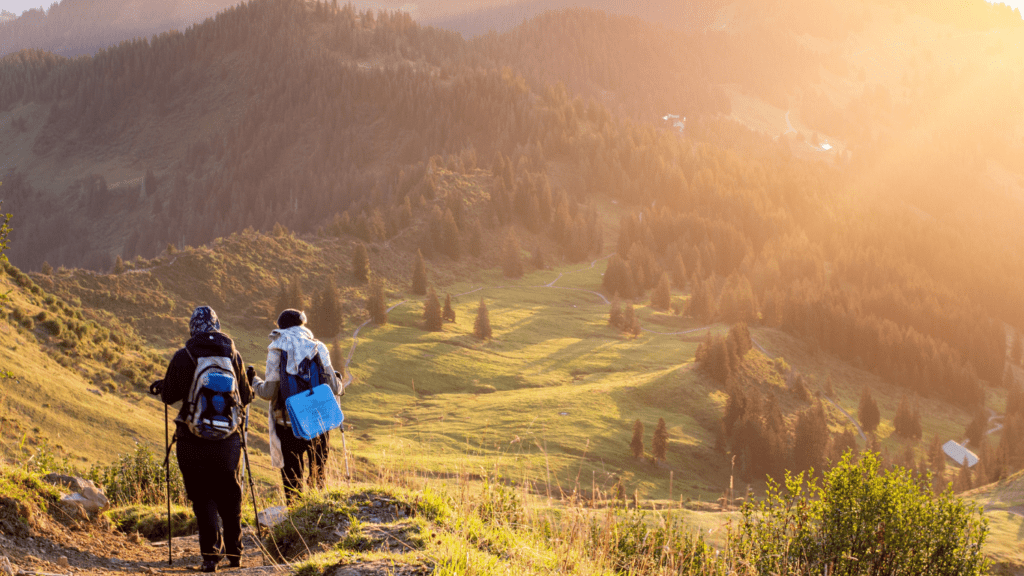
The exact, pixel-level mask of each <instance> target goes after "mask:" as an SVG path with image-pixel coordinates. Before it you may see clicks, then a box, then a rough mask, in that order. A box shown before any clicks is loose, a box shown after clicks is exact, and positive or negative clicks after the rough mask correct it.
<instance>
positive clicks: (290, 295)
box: [281, 277, 306, 310]
mask: <svg viewBox="0 0 1024 576" xmlns="http://www.w3.org/2000/svg"><path fill="white" fill-rule="evenodd" d="M287 301H288V305H287V306H286V307H285V308H294V309H295V310H304V309H305V308H306V295H305V294H303V293H302V280H300V279H299V278H298V277H296V278H293V279H292V281H291V282H290V283H289V284H288V291H287ZM281 310H284V308H282V309H281Z"/></svg>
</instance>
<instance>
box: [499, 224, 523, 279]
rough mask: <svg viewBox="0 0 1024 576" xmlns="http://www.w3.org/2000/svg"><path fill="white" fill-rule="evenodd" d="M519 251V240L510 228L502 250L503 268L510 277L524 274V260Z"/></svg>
mask: <svg viewBox="0 0 1024 576" xmlns="http://www.w3.org/2000/svg"><path fill="white" fill-rule="evenodd" d="M519 252H520V250H519V241H518V240H516V237H515V234H513V233H512V230H511V229H510V230H509V231H508V236H506V237H505V244H504V246H503V247H502V250H501V269H502V271H503V272H504V273H505V276H506V277H508V278H519V277H521V276H522V275H523V261H522V257H521V256H520V254H519Z"/></svg>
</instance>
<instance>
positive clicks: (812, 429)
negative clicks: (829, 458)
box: [793, 402, 829, 472]
mask: <svg viewBox="0 0 1024 576" xmlns="http://www.w3.org/2000/svg"><path fill="white" fill-rule="evenodd" d="M828 440H829V433H828V422H827V421H826V420H825V409H824V408H823V407H822V405H821V402H818V403H817V404H815V405H814V406H812V407H811V408H808V409H807V410H804V411H803V412H801V413H800V414H799V415H798V416H797V419H796V429H795V430H794V434H793V466H794V468H795V469H796V471H803V470H809V469H811V468H814V469H815V470H817V471H819V472H820V471H821V470H822V469H823V468H824V466H825V457H826V455H827V454H828Z"/></svg>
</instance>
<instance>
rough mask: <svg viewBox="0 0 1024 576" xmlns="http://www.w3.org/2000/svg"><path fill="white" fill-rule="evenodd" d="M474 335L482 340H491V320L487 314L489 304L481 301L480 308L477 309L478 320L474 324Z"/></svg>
mask: <svg viewBox="0 0 1024 576" xmlns="http://www.w3.org/2000/svg"><path fill="white" fill-rule="evenodd" d="M473 335H474V336H476V337H477V338H479V339H481V340H489V339H490V338H491V318H490V315H489V314H488V312H487V304H486V303H485V302H484V299H483V298H481V299H480V307H478V308H477V309H476V320H475V321H474V322H473Z"/></svg>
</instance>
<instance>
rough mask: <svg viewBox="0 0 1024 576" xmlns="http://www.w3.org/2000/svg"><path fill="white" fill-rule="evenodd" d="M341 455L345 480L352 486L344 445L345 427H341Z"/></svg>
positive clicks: (346, 451)
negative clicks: (343, 462) (343, 461)
mask: <svg viewBox="0 0 1024 576" xmlns="http://www.w3.org/2000/svg"><path fill="white" fill-rule="evenodd" d="M341 455H342V456H344V457H345V479H346V480H347V481H348V485H349V486H351V485H352V471H350V470H349V469H348V446H346V445H345V425H344V424H342V425H341Z"/></svg>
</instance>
